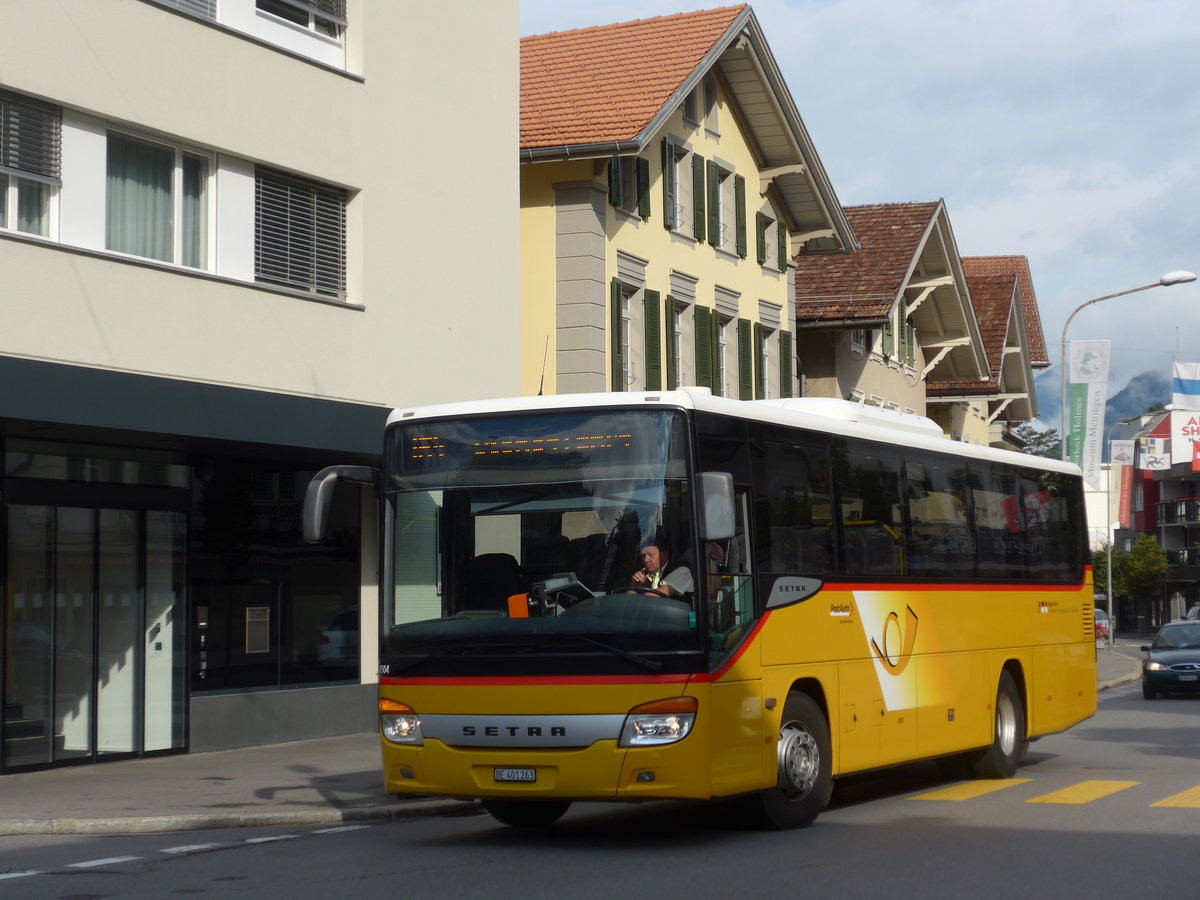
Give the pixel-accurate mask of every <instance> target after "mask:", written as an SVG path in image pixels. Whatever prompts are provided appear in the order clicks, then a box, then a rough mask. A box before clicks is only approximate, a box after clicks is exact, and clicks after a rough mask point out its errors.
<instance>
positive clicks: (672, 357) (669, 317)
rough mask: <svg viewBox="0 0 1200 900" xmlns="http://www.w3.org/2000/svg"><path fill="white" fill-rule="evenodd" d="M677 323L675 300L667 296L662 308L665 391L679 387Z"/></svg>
mask: <svg viewBox="0 0 1200 900" xmlns="http://www.w3.org/2000/svg"><path fill="white" fill-rule="evenodd" d="M678 322H679V309H678V308H677V307H676V306H675V298H674V297H672V296H671V295H670V294H667V303H666V306H665V307H664V308H663V333H664V335H665V337H666V339H667V390H668V391H673V390H675V388H677V387H679V347H678V346H677V345H676V343H675V328H676V326H677V324H678Z"/></svg>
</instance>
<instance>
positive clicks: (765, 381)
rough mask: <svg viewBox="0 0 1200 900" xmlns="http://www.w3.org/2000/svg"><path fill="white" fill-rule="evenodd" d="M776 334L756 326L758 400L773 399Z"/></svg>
mask: <svg viewBox="0 0 1200 900" xmlns="http://www.w3.org/2000/svg"><path fill="white" fill-rule="evenodd" d="M773 336H774V334H773V332H772V331H771V330H770V329H767V328H763V327H762V326H761V325H759V324H755V326H754V343H755V345H756V346H755V350H756V351H757V363H758V364H757V371H756V372H755V373H754V374H755V376H756V377H755V382H756V386H757V388H758V390H757V393H756V397H755V399H756V400H769V399H770V397H771V372H772V368H771V340H772V338H773Z"/></svg>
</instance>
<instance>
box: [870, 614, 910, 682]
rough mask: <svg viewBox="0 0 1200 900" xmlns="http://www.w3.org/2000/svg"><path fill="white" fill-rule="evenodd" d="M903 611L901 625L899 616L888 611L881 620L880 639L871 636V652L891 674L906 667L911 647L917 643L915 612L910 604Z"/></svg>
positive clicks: (900, 671)
mask: <svg viewBox="0 0 1200 900" xmlns="http://www.w3.org/2000/svg"><path fill="white" fill-rule="evenodd" d="M904 613H905V615H904V626H903V627H901V625H900V616H899V615H898V614H897V613H895V612H889V613H888V614H887V616H886V617H885V618H884V620H883V628H882V635H881V638H880V640H876V639H875V638H871V652H872V653H873V654H874V655H875V659H876V660H878V661H879V663H880V664H881V665H882V666H883V667H884V668H885V669H887V671H888V672H889V673H890V674H892V675H900V674H901V673H902V672H903V671H904V670H905V669H906V668H908V661H909V660H910V659H912V652H913V647H914V646H915V645H916V643H917V614H916V613H915V612H913V609H912V607H911V606H906V607H905V608H904Z"/></svg>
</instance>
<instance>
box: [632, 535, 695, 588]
mask: <svg viewBox="0 0 1200 900" xmlns="http://www.w3.org/2000/svg"><path fill="white" fill-rule="evenodd" d="M641 556H642V567H641V568H640V569H638V570H637V571H636V572H634V573H633V577H632V578H631V579H630V581H631V583H632V584H633V586H634V587H636V588H644V589H646V590H647V591H648V592H650V593H654V594H658V595H659V596H662V597H674V598H675V599H681V598H682V597H683V596H684V595H685V594H690V593H691V592H692V583H693V582H692V570H691V569H689V568H688V567H687V566H684V565H679V564H678V563H676V564H674V565H673V564H672V563H671V552H670V551H669V550H668V549H667V545H666V542H665V541H663V540H662V539H661V538H655V539H653V540H652V541H650V542H649V543H647V544H646V545H645V546H644V547H642V553H641Z"/></svg>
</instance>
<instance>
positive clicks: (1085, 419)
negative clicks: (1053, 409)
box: [1063, 341, 1111, 491]
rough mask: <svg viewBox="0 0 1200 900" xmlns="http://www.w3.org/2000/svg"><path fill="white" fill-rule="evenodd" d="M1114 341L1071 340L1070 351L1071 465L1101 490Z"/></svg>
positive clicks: (1066, 427) (1067, 427)
mask: <svg viewBox="0 0 1200 900" xmlns="http://www.w3.org/2000/svg"><path fill="white" fill-rule="evenodd" d="M1110 344H1111V341H1071V343H1070V348H1069V352H1068V354H1067V355H1068V358H1069V359H1070V363H1071V364H1070V368H1069V369H1068V370H1067V371H1068V372H1069V374H1070V389H1069V391H1068V397H1067V409H1066V414H1067V415H1066V421H1065V422H1064V423H1063V435H1064V439H1066V440H1067V446H1068V447H1069V448H1070V451H1071V453H1070V459H1071V462H1073V463H1075V464H1076V465H1077V466H1079V468H1081V469H1083V478H1084V481H1086V482H1087V484H1088V485H1089V486H1090V487H1091V488H1092V489H1093V490H1097V491H1098V490H1101V489H1102V488H1103V487H1104V486H1103V484H1101V480H1100V456H1101V451H1102V449H1103V443H1104V438H1103V436H1102V435H1101V430H1102V429H1103V428H1104V400H1105V394H1106V392H1107V388H1108V357H1109V347H1110Z"/></svg>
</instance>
